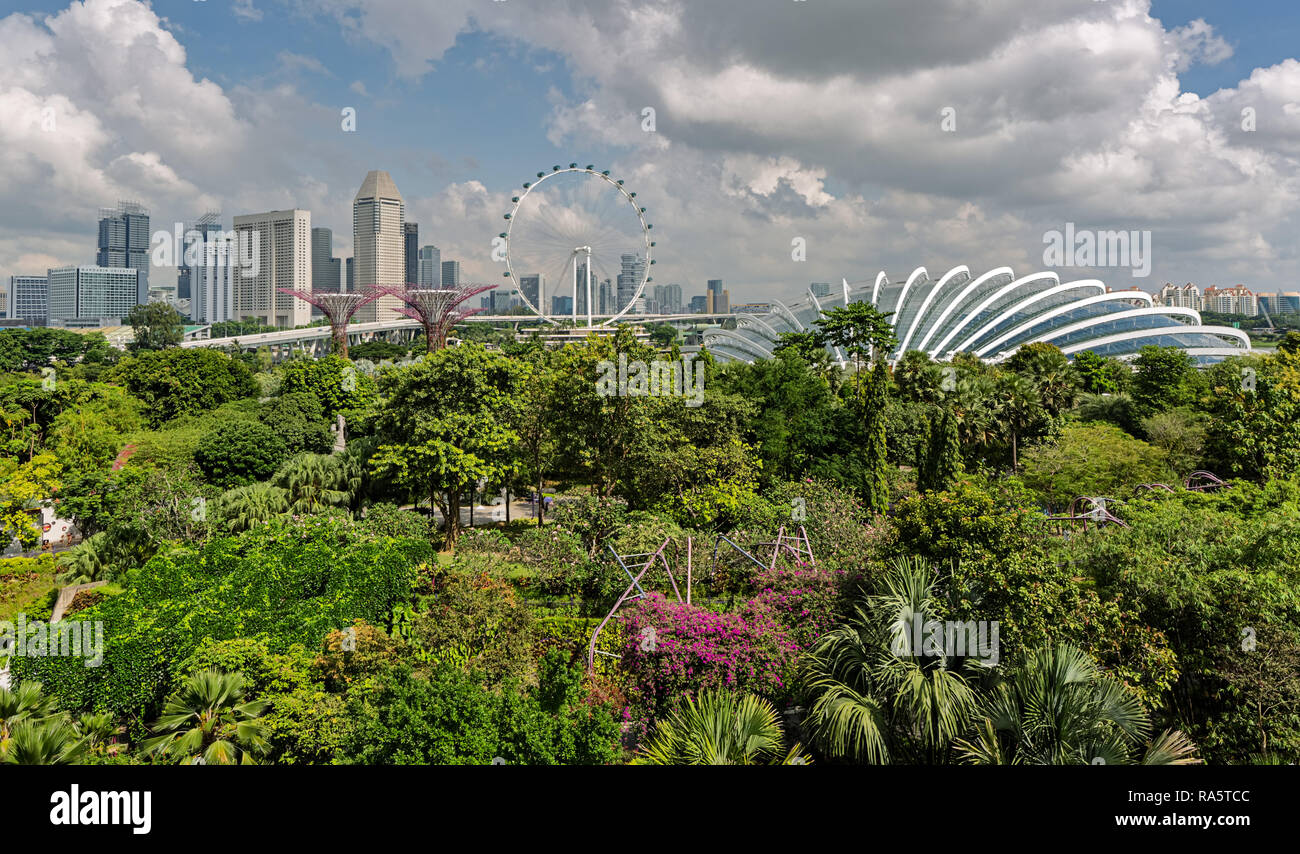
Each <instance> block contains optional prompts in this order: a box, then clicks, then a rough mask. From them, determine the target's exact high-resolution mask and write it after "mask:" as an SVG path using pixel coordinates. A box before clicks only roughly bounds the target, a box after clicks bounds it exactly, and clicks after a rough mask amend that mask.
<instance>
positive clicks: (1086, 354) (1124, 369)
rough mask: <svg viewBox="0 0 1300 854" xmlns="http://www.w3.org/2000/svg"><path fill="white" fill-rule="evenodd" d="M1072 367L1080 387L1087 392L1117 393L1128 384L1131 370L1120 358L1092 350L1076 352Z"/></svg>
mask: <svg viewBox="0 0 1300 854" xmlns="http://www.w3.org/2000/svg"><path fill="white" fill-rule="evenodd" d="M1070 367H1071V369H1072V370H1073V371H1074V373H1075V375H1076V376H1077V377H1078V385H1079V388H1080V389H1082V390H1083V391H1084V392H1085V393H1087V394H1116V393H1118V392H1121V391H1123V390H1124V389H1125V387H1126V386H1127V385H1128V380H1129V375H1130V373H1131V372H1130V370H1129V368H1128V366H1127V365H1125V364H1124V363H1123V362H1121V361H1119V360H1118V359H1112V358H1108V357H1106V356H1099V355H1097V354H1096V353H1094V352H1092V351H1091V350H1081V351H1079V352H1078V353H1075V354H1074V360H1073V361H1072V362H1071V363H1070Z"/></svg>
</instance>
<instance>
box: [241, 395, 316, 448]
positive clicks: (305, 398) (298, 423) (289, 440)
mask: <svg viewBox="0 0 1300 854" xmlns="http://www.w3.org/2000/svg"><path fill="white" fill-rule="evenodd" d="M257 417H258V418H259V419H260V420H261V421H262V423H263V424H266V425H267V426H268V427H270V428H271V429H273V430H274V431H275V432H276V434H277V435H278V436H279V437H280V438H281V439H282V440H283V441H284V444H285V447H286V448H287V449H288V452H289V453H290V454H300V453H309V454H328V453H329V452H330V450H331V449H332V448H333V446H334V434H333V433H331V432H330V425H329V423H328V422H327V421H326V420H325V407H324V406H322V405H321V402H320V399H319V398H317V397H316V395H314V394H312V393H311V392H308V391H296V392H289V393H288V394H282V395H280V396H279V397H275V398H272V399H271V400H269V401H267V402H266V403H264V404H263V405H262V407H261V409H260V410H258V413H257Z"/></svg>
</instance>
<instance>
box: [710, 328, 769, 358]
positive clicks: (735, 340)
mask: <svg viewBox="0 0 1300 854" xmlns="http://www.w3.org/2000/svg"><path fill="white" fill-rule="evenodd" d="M709 331H710V332H711V333H712V334H711V335H708V336H707V337H706V338H705V339H704V346H705V348H707V347H708V346H709V342H710V341H712V340H713V339H715V338H721V339H722V346H724V347H731V348H732V349H735V350H740V351H742V352H744V351H747V352H750V353H753V354H754V355H755V356H758V357H759V358H762V359H770V358H772V355H773V354H772V351H771V350H769V349H767V348H766V347H764V346H762V345H761V344H759V343H758V342H757V341H754V340H753V339H751V338H746V337H745V336H743V335H737V334H736V333H735V332H734V331H732V330H730V329H713V330H709Z"/></svg>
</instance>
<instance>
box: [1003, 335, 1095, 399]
mask: <svg viewBox="0 0 1300 854" xmlns="http://www.w3.org/2000/svg"><path fill="white" fill-rule="evenodd" d="M1006 367H1007V369H1009V370H1011V371H1014V372H1015V373H1017V374H1019V375H1021V376H1022V377H1024V378H1025V379H1027V380H1029V381H1030V382H1031V383H1033V385H1034V388H1035V389H1036V390H1037V393H1038V401H1039V403H1040V404H1041V405H1042V407H1043V409H1044V410H1045V411H1046V413H1047V414H1048V415H1049V416H1051V417H1053V418H1055V417H1056V416H1058V415H1060V414H1061V413H1062V412H1064V411H1065V410H1067V409H1069V408H1070V407H1072V406H1074V400H1075V397H1076V396H1077V394H1078V386H1077V379H1076V374H1075V373H1074V372H1072V371H1071V370H1070V360H1069V359H1068V358H1067V357H1066V356H1065V354H1064V353H1062V352H1061V351H1060V349H1059V348H1057V347H1056V346H1054V345H1052V344H1048V343H1046V342H1043V341H1037V342H1033V343H1030V344H1025V345H1024V346H1022V347H1019V348H1018V349H1017V350H1016V352H1015V353H1013V354H1012V355H1011V357H1010V358H1009V359H1007V361H1006Z"/></svg>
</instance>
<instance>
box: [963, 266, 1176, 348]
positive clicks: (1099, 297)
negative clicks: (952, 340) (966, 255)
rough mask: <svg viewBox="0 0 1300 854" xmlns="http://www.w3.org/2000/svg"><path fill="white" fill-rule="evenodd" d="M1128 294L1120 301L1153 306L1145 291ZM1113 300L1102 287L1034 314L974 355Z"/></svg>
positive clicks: (1061, 287)
mask: <svg viewBox="0 0 1300 854" xmlns="http://www.w3.org/2000/svg"><path fill="white" fill-rule="evenodd" d="M1092 281H1095V279H1082V280H1080V281H1079V282H1064V283H1062V284H1060V285H1057V286H1056V287H1054V288H1050V289H1049V291H1044V293H1043V295H1044V296H1047V295H1048V294H1049V292H1058V293H1063V292H1065V291H1066V290H1069V289H1071V288H1073V287H1074V286H1075V285H1078V284H1080V283H1081V282H1092ZM1130 293H1131V294H1132V296H1125V297H1121V299H1135V298H1136V299H1137V300H1138V301H1139V302H1141V301H1142V298H1143V297H1145V298H1146V304H1147V305H1148V306H1150V305H1154V301H1153V299H1152V297H1151V294H1149V293H1147V292H1146V291H1131V292H1130ZM1113 299H1115V294H1113V293H1106V291H1105V285H1103V286H1102V292H1101V293H1098V294H1093V295H1092V296H1089V297H1080V298H1079V299H1077V300H1071V301H1070V302H1067V303H1064V304H1063V305H1058V306H1057V307H1056V308H1054V309H1052V310H1051V311H1045V312H1043V313H1042V314H1036V315H1034V316H1033V317H1030V318H1028V319H1026V320H1025V321H1024V322H1023V323H1018V324H1016V325H1015V327H1014V328H1012V329H1009V330H1007V331H1006V332H1004V333H1002V334H1001V335H999V336H998V337H997V338H994V339H993V340H992V341H991V342H989V343H988V344H985V345H984V346H983V347H981V348H979V349H978V350H976V351H975V355H976V356H983V355H984V354H985V353H987V352H988V351H989V350H992V349H993V348H994V347H996V346H998V345H999V344H1001V343H1002V342H1004V341H1006V340H1008V339H1010V338H1015V337H1016V336H1017V335H1019V334H1020V333H1021V332H1023V331H1024V330H1025V329H1026V328H1032V327H1034V326H1037V325H1038V324H1040V323H1043V322H1045V321H1048V320H1051V319H1052V318H1053V317H1059V316H1061V315H1062V314H1068V313H1069V312H1071V311H1074V310H1075V309H1076V308H1082V307H1084V306H1086V305H1094V304H1096V303H1099V302H1110V301H1111V300H1113ZM1026 303H1027V301H1026ZM1025 343H1029V342H1025Z"/></svg>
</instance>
